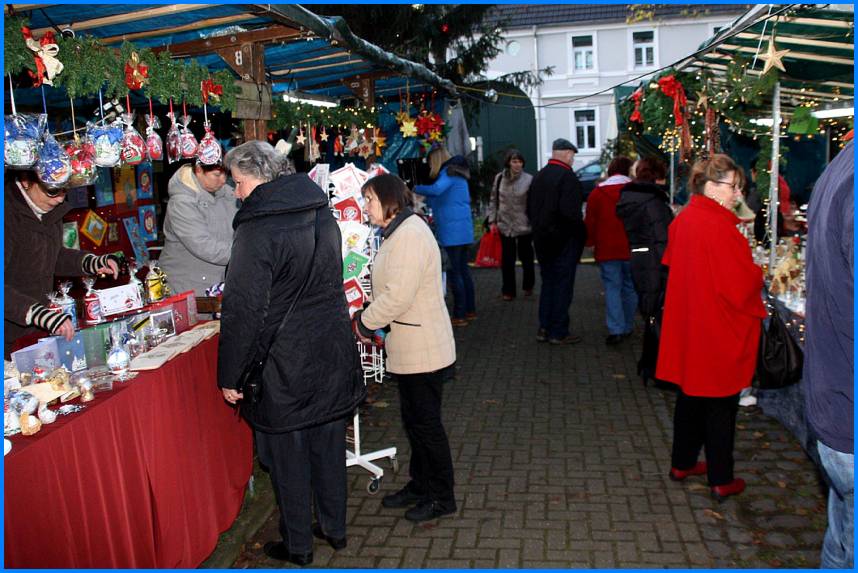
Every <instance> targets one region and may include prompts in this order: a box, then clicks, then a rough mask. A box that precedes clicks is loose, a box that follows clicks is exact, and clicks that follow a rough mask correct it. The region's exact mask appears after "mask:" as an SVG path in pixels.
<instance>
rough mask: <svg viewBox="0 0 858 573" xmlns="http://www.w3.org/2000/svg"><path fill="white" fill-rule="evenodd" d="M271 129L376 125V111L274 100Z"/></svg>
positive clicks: (361, 106) (359, 106) (363, 108)
mask: <svg viewBox="0 0 858 573" xmlns="http://www.w3.org/2000/svg"><path fill="white" fill-rule="evenodd" d="M272 107H273V110H272V112H273V113H272V115H273V119H272V120H271V121H269V122H268V125H269V127H270V128H271V129H275V130H281V129H289V128H293V127H299V126H300V125H307V124H310V125H318V126H324V127H341V128H347V127H350V126H352V125H361V126H367V127H372V126H374V125H378V112H377V111H376V109H375V108H374V107H366V106H363V105H357V106H337V107H319V106H315V105H312V104H307V103H300V102H293V101H282V100H279V101H278V100H276V99H275V100H274V102H273V105H272Z"/></svg>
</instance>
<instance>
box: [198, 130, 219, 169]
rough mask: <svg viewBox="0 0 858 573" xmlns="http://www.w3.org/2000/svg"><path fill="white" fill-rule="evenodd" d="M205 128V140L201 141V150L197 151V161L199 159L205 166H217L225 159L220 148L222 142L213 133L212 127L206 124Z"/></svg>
mask: <svg viewBox="0 0 858 573" xmlns="http://www.w3.org/2000/svg"><path fill="white" fill-rule="evenodd" d="M204 127H205V130H206V134H205V135H204V136H203V139H202V140H201V141H200V145H199V148H198V149H197V159H199V161H200V163H202V164H203V165H217V164H218V163H220V160H221V159H222V158H223V150H222V149H221V147H220V142H219V141H218V139H217V138H216V137H215V134H214V132H213V131H212V128H211V125H210V124H209V123H206V124H205V126H204Z"/></svg>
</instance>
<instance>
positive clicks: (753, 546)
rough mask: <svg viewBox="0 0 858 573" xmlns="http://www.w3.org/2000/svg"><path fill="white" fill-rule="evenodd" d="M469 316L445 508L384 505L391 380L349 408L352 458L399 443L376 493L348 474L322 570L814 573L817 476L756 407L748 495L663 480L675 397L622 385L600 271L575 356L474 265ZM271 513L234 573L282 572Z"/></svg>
mask: <svg viewBox="0 0 858 573" xmlns="http://www.w3.org/2000/svg"><path fill="white" fill-rule="evenodd" d="M474 278H475V280H476V283H477V304H478V312H479V318H478V319H477V320H476V321H475V322H474V323H472V324H471V325H470V326H468V327H467V328H463V329H456V332H455V335H456V343H457V347H458V368H457V379H456V380H455V381H453V382H451V383H450V384H448V385H447V386H446V388H445V395H444V410H443V411H444V423H445V425H446V428H447V431H448V433H449V436H450V442H451V447H452V453H453V460H454V466H455V477H456V497H457V501H458V505H459V510H458V512H457V513H456V514H455V515H454V516H450V517H445V518H442V519H439V520H436V521H432V522H428V523H425V524H420V525H414V524H412V523H410V522H408V521H407V520H406V519H405V518H404V517H403V513H404V510H388V509H384V508H382V507H381V496H382V495H384V494H386V493H391V492H393V491H396V490H397V489H399V488H400V487H402V486H403V485H404V484H405V483H406V482H407V475H408V473H407V463H408V456H409V451H408V442H407V440H406V438H405V434H404V432H403V431H402V428H401V425H400V418H399V401H398V393H397V388H396V384H395V383H393V382H388V383H385V384H383V385H381V386H380V387H377V388H374V389H373V400H374V401H373V403H372V404H370V405H368V406H366V407H364V408H363V410H362V412H363V413H362V417H361V427H362V429H363V442H364V446H365V449H380V448H385V447H389V446H391V445H395V446H396V447H398V448H399V462H400V466H401V467H400V471H399V473H398V474H394V473H393V470H392V468H391V467H390V464H389V462H388V461H387V460H384V461H382V462H380V463H381V465H382V466H383V467H384V468H385V477H384V480H383V482H382V486H381V492H379V494H378V495H375V496H373V495H369V494H368V493H367V491H366V485H367V481H368V475H369V474H367V473H366V472H365V471H364V470H362V469H360V468H356V467H354V468H351V469H350V470H349V478H350V497H349V502H348V543H349V544H348V548H347V549H344V550H342V551H338V552H334V551H333V550H332V549H331V548H330V547H329V546H328V545H327V544H325V543H322V542H317V543H316V546H315V550H314V551H315V562H314V564H313V566H314V567H325V568H452V567H456V568H465V567H467V568H677V567H678V568H727V567H730V568H734V567H742V568H770V567H784V568H795V567H810V568H815V567H818V566H819V551H820V547H821V543H822V538H823V534H824V531H825V523H826V516H825V489H824V487H825V486H824V485H823V482H822V480H821V478H820V476H819V474H818V472H817V470H816V468H815V466H814V465H813V463H812V462H811V461H810V460H809V459H808V457H807V456H806V454H805V453H804V452H803V451H802V450H801V448H800V446H799V445H798V443H797V442H796V440H795V439H793V437H792V436H791V435H790V434H789V433H788V432H787V431H786V430H785V429H784V428H783V427H782V426H781V425H780V424H779V423H778V422H777V421H776V420H774V419H771V418H768V417H766V416H765V415H764V414H763V413H762V411H760V410H759V409H758V408H756V407H751V408H741V409H740V413H739V418H738V423H737V436H736V438H737V440H736V475H737V476H741V477H744V478H745V480H746V481H747V482H748V489H747V490H746V492H745V493H744V494H742V495H740V496H737V497H734V498H731V499H728V500H727V501H725V502H723V503H718V502H716V501H714V500H712V499H711V498H710V496H709V490H708V487H706V484H705V479H703V478H700V477H697V478H689V479H688V480H686V482H684V483H674V482H671V481H670V480H669V479H668V478H667V472H668V470H669V468H670V444H671V432H672V412H673V403H674V399H675V397H674V394H673V392H671V391H668V390H661V389H657V388H654V387H652V386H649V387H644V386H643V385H642V384H641V382H640V380H639V379H638V378H637V377H636V376H635V365H636V361H637V356H638V354H639V352H640V336H641V331H640V327H638V330H637V331H636V333H635V336H634V337H633V339H631V340H628V341H626V342H624V343H623V344H621V345H619V346H616V347H607V346H605V344H604V337H605V335H606V334H607V332H606V328H605V325H604V296H603V293H602V290H601V283H600V281H599V276H598V269H597V268H596V267H595V266H594V265H592V264H589V265H582V266H580V267H579V270H578V277H577V281H576V293H575V298H574V301H573V304H572V329H573V331H574V332H576V333H578V334H581V335H582V336H583V337H584V341H583V342H582V343H581V344H579V345H576V346H570V347H551V346H548V345H546V344H538V343H537V342H536V341H535V339H534V335H535V332H536V328H537V321H536V313H537V298H536V296H534V297H531V298H523V297H521V296H520V297H519V298H518V299H516V300H515V301H514V302H511V303H510V302H503V301H502V300H501V299H500V297H499V291H500V272H499V271H497V270H486V269H479V270H475V271H474ZM537 289H538V284H537ZM277 519H278V513H277V511H276V510H275V511H274V512H273V514H272V516H271V517H270V518H269V519H268V521H267V522H266V523H265V525H264V526H263V527H262V528H261V529H259V531H258V532H257V533H256V534H255V535H254V536H253V537H252V538H251V539H249V540H248V541H247V542H246V543H245V545H244V547H243V551H242V553H241V554H240V556H239V557H238V559H237V560H236V561H235V562H234V564H233V567H236V568H276V567H287V568H288V567H292V565H289V564H287V565H285V566H284V565H283V564H282V563H280V562H275V561H271V560H269V559H268V558H266V557H265V555H264V554H263V553H262V544H263V543H264V542H265V541H269V540H272V539H276V538H277V537H278V534H277Z"/></svg>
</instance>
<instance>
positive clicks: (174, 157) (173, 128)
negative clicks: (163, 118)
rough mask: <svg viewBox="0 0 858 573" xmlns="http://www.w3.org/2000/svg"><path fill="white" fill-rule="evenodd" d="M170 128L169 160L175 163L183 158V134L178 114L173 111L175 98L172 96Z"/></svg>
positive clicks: (169, 116)
mask: <svg viewBox="0 0 858 573" xmlns="http://www.w3.org/2000/svg"><path fill="white" fill-rule="evenodd" d="M167 117H168V118H170V129H169V130H167V162H168V163H174V162H176V161H178V160H179V159H181V158H182V136H181V134H180V133H179V125H178V122H177V121H176V114H175V113H174V112H173V98H170V112H169V113H168V114H167Z"/></svg>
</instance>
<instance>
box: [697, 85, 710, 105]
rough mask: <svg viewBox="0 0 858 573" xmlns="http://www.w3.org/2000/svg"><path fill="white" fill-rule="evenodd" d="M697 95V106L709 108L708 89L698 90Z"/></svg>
mask: <svg viewBox="0 0 858 573" xmlns="http://www.w3.org/2000/svg"><path fill="white" fill-rule="evenodd" d="M696 95H697V107H698V108H700V107H702V108H703V109H708V108H709V96H708V95H707V94H706V90H705V89H704V90H700V91H699V92H696Z"/></svg>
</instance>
